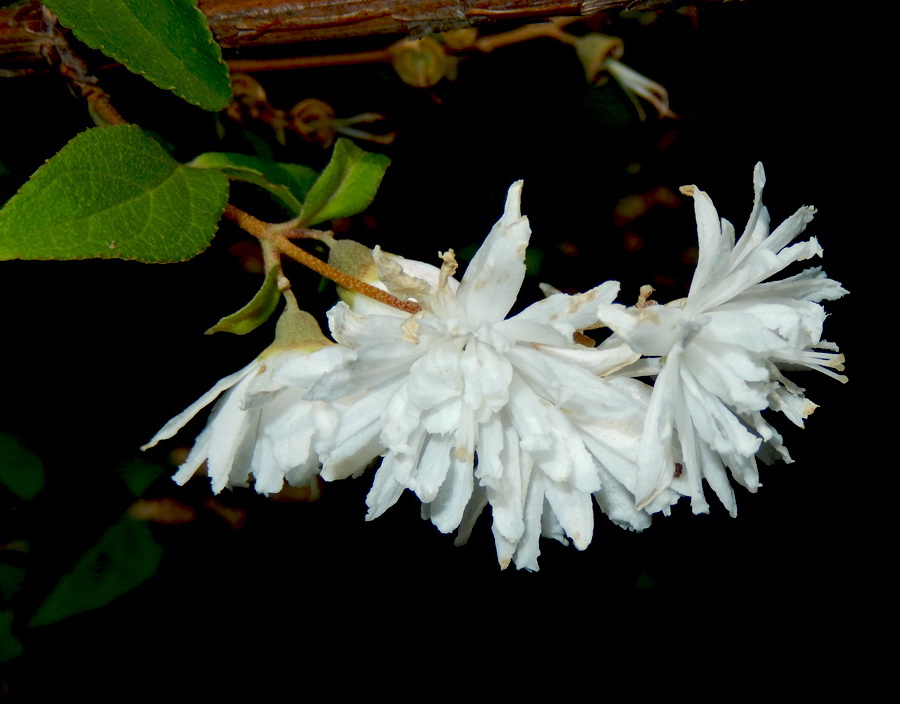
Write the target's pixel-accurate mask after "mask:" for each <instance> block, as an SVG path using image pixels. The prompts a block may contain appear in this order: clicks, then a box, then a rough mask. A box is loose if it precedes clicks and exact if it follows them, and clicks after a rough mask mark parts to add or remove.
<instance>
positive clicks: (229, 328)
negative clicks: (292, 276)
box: [205, 268, 281, 335]
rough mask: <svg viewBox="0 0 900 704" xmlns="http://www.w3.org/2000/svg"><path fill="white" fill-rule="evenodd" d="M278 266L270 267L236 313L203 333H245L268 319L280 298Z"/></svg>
mask: <svg viewBox="0 0 900 704" xmlns="http://www.w3.org/2000/svg"><path fill="white" fill-rule="evenodd" d="M278 271H279V270H278V268H272V269H270V270H269V273H268V274H266V280H265V281H264V282H263V285H262V287H261V288H260V289H259V291H257V293H256V295H255V296H254V297H253V299H252V300H251V301H250V302H249V303H248V304H247V305H245V306H244V307H243V308H241V309H240V310H239V311H237V312H236V313H232V314H231V315H228V316H226V317H224V318H222V319H221V320H220V321H219V322H218V323H216V324H215V325H213V326H212V327H211V328H210V329H209V330H207V331H206V333H205V334H207V335H212V334H213V333H215V332H230V333H234V334H235V335H246V334H247V333H248V332H252V331H254V330H256V328H258V327H259V326H260V325H262V324H263V323H264V322H266V321H267V320H268V319H269V316H270V315H272V313H274V312H275V309H276V308H277V307H278V301H279V300H281V290H280V289H279V288H278Z"/></svg>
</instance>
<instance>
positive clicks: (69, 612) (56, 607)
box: [29, 514, 162, 626]
mask: <svg viewBox="0 0 900 704" xmlns="http://www.w3.org/2000/svg"><path fill="white" fill-rule="evenodd" d="M161 558H162V548H161V547H160V545H159V544H158V543H157V542H156V541H155V540H154V539H153V535H152V534H151V532H150V526H149V525H148V524H147V523H143V522H141V521H136V520H135V519H133V518H131V517H130V516H128V515H127V514H126V515H124V516H122V518H121V519H120V520H119V521H118V522H117V523H115V524H114V525H113V526H112V527H111V528H110V529H109V530H107V531H106V533H104V534H103V537H102V538H100V541H99V542H98V543H97V544H96V545H94V547H93V548H91V549H90V550H88V552H86V553H85V554H84V555H83V556H82V557H81V559H80V560H79V561H78V562H77V563H76V564H75V567H74V568H73V569H72V571H71V572H69V573H68V574H66V575H64V576H63V577H62V579H60V581H59V583H58V584H57V585H56V587H55V588H54V589H53V591H52V592H50V594H49V596H48V597H47V599H46V600H45V601H44V603H43V604H41V606H40V608H38V610H37V613H35V615H34V618H32V619H31V622H30V623H29V626H44V625H47V624H50V623H55V622H56V621H59V620H60V619H63V618H67V617H68V616H73V615H75V614H78V613H82V612H84V611H90V610H92V609H97V608H100V607H101V606H104V605H106V604H108V603H109V602H110V601H112V600H113V599H115V598H117V597H119V596H121V595H122V594H125V593H127V592H129V591H131V590H132V589H134V588H135V587H137V586H138V585H139V584H141V583H142V582H143V581H145V580H146V579H147V578H148V577H150V576H151V575H153V573H154V572H156V568H157V566H158V565H159V561H160V559H161Z"/></svg>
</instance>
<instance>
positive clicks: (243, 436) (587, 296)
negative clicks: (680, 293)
mask: <svg viewBox="0 0 900 704" xmlns="http://www.w3.org/2000/svg"><path fill="white" fill-rule="evenodd" d="M763 184H764V176H763V171H762V166H761V165H758V166H757V169H756V172H755V177H754V185H755V191H756V199H755V203H754V208H753V212H752V214H751V217H750V221H749V223H748V224H747V227H746V229H745V231H744V234H743V235H742V237H741V238H740V239H739V240H738V242H737V243H735V241H734V231H733V228H732V227H731V225H730V224H729V223H728V222H727V221H725V220H721V221H720V220H719V217H718V214H717V213H716V210H715V208H714V206H713V204H712V202H711V201H710V199H709V197H708V196H707V195H706V194H705V193H703V192H702V191H699V190H697V189H696V188H695V187H693V186H692V187H689V188H686V189H685V192H687V193H688V194H689V195H692V196H693V197H694V202H695V209H696V216H697V224H698V234H699V239H700V257H699V263H698V266H697V270H696V273H695V275H694V279H693V282H692V285H691V289H690V292H689V295H688V297H687V298H685V299H682V300H680V301H676V302H673V303H672V304H669V305H668V306H656V305H654V306H645V305H641V306H636V307H633V308H626V307H624V306H621V305H616V304H614V303H613V301H614V299H615V296H616V294H617V292H618V288H619V286H618V283H616V282H606V283H604V284H601V285H600V286H597V287H596V288H594V289H592V290H590V291H588V292H586V293H583V294H578V295H571V296H570V295H566V294H562V293H559V292H555V291H550V290H549V289H548V291H549V292H550V295H548V296H547V297H546V298H545V299H543V300H541V301H539V302H537V303H534V304H533V305H531V306H529V307H527V308H526V309H524V310H523V311H521V312H520V313H518V314H517V315H514V316H512V317H509V318H507V317H506V316H507V315H508V314H509V311H510V310H511V309H512V307H513V305H514V304H515V301H516V299H517V297H518V294H519V290H520V288H521V286H522V283H523V280H524V278H525V263H524V260H525V249H526V246H527V244H528V240H529V237H530V228H529V226H528V220H527V219H526V218H525V217H523V216H522V215H521V212H520V197H521V190H522V183H521V182H517V183H515V184H513V185H512V187H511V188H510V189H509V193H508V195H507V201H506V208H505V212H504V214H503V217H502V218H501V219H500V220H499V222H497V224H496V225H495V226H494V228H493V229H492V230H491V232H490V234H489V235H488V237H487V239H486V240H485V242H484V244H483V245H482V247H481V248H480V249H479V251H478V252H477V254H476V255H475V257H474V258H473V259H472V261H471V262H470V263H469V265H468V268H467V269H466V272H465V275H464V277H463V278H462V280H461V281H460V282H459V283H458V284H457V281H456V280H455V279H454V278H453V275H454V273H455V271H456V261H455V257H454V254H453V252H452V250H451V251H448V252H446V253H444V254H443V255H441V258H442V260H443V265H442V267H441V268H440V269H439V270H438V269H436V268H434V267H431V266H429V265H426V264H423V263H422V262H413V261H410V260H406V259H403V258H401V257H395V256H393V255H388V254H385V253H383V252H381V251H380V250H378V249H377V248H376V250H375V252H374V254H373V256H374V260H375V264H376V265H377V274H378V279H379V280H380V283H381V285H383V286H384V287H385V288H386V289H387V290H388V291H389V292H390V293H391V294H393V295H394V296H396V297H397V298H399V299H401V300H414V301H416V302H417V303H418V305H419V306H420V308H421V310H420V311H419V312H418V313H415V314H408V313H402V312H400V311H399V310H397V309H393V308H390V307H388V306H385V305H382V304H378V303H375V302H373V301H370V300H369V299H362V298H357V299H352V306H351V305H348V304H347V303H344V302H341V303H338V304H337V305H336V306H335V307H334V308H332V309H331V311H329V313H328V319H329V324H330V328H331V333H332V336H333V337H334V339H335V340H336V341H337V343H338V344H337V345H335V344H333V343H331V342H330V341H328V340H326V339H325V338H324V337H323V336H322V335H321V333H319V332H318V329H317V328H316V330H315V331H314V332H309V330H310V328H308V323H309V320H308V319H307V318H304V317H302V316H303V315H305V314H301V313H300V311H297V310H296V309H295V308H293V309H292V308H290V307H289V308H288V311H287V313H286V314H285V316H283V317H282V321H285V320H288V321H290V320H293V321H295V323H290V322H280V323H279V330H280V331H281V330H283V329H284V330H287V329H288V328H290V329H292V330H297V329H298V325H297V324H296V321H301V320H302V321H303V324H302V325H300V326H299V329H300V330H301V331H302V332H301V334H299V335H298V334H290V335H289V334H286V333H284V332H279V336H278V339H277V340H276V344H275V345H273V346H272V347H271V348H270V349H269V350H267V352H266V353H264V354H263V355H262V356H261V357H260V358H259V359H258V360H256V361H255V362H254V363H252V364H251V365H250V366H248V367H246V368H245V369H243V370H241V371H240V372H238V373H237V374H234V375H232V376H230V377H227V378H226V379H223V380H222V381H221V382H219V384H217V385H216V386H215V387H214V388H213V389H212V390H210V392H208V393H207V394H206V395H205V396H203V397H202V398H201V399H200V400H199V401H197V402H196V403H195V404H194V405H192V406H191V407H190V408H188V409H187V410H186V411H184V412H183V413H182V414H180V415H179V416H177V417H176V418H174V419H173V420H172V421H170V422H169V423H168V424H167V425H166V426H165V427H164V428H163V429H162V430H161V431H160V432H159V433H158V434H157V436H156V437H155V438H154V439H153V440H152V441H151V442H150V443H149V444H148V445H147V447H150V446H152V445H154V444H156V443H157V442H158V441H159V440H162V439H165V438H169V437H171V436H172V435H174V434H175V432H177V431H178V430H179V429H180V428H181V427H183V426H184V425H185V424H186V423H187V422H188V421H189V420H190V419H191V418H193V417H194V415H196V413H197V412H198V411H199V410H200V409H201V408H203V407H204V406H206V405H207V404H209V403H210V402H211V401H212V400H213V399H214V398H216V397H218V396H219V395H220V394H222V393H223V392H225V393H224V395H223V398H222V399H221V400H220V401H219V404H218V405H217V407H216V408H215V410H214V411H213V414H212V415H211V417H210V420H209V423H208V425H207V428H206V429H205V430H204V431H203V432H202V433H201V435H200V436H199V437H198V439H197V442H196V444H195V446H194V449H193V451H192V452H191V454H190V456H189V457H188V460H187V461H186V462H185V464H184V465H183V466H182V467H181V468H180V469H179V471H178V473H177V474H176V476H175V478H176V480H177V481H179V482H184V481H186V480H187V479H188V478H189V477H190V476H191V475H193V474H194V472H196V470H197V469H198V468H199V467H200V466H201V465H202V464H203V462H204V461H206V463H207V465H208V473H209V474H210V476H211V478H212V483H213V488H214V490H216V491H219V490H221V489H222V488H224V487H225V486H229V485H240V486H243V485H246V483H247V479H248V477H249V476H250V475H253V477H254V480H255V486H256V488H257V490H258V491H262V492H264V493H269V492H274V491H278V489H279V488H280V487H281V484H282V481H284V480H286V481H288V482H289V483H291V484H295V485H297V484H306V483H309V482H311V481H313V480H314V479H315V477H316V474H317V473H319V471H320V470H319V463H320V462H321V465H322V467H321V476H322V478H323V479H325V480H327V481H331V480H337V479H343V478H345V477H349V476H358V475H360V474H362V473H363V471H364V470H365V469H366V468H367V467H368V466H369V465H370V464H372V462H373V461H374V460H376V459H378V458H382V459H381V464H380V466H379V467H378V470H377V472H376V474H375V478H374V481H373V485H372V488H371V490H370V492H369V495H368V499H367V502H368V505H369V513H368V518H369V519H371V518H376V517H378V516H380V515H381V514H382V513H384V512H385V511H386V510H387V509H388V508H390V507H391V506H393V505H394V504H395V503H396V502H397V501H398V500H399V499H400V497H401V496H402V495H403V493H404V492H405V491H407V490H408V491H410V492H413V493H414V494H415V495H416V496H417V497H418V498H419V500H420V501H421V502H422V515H423V517H425V518H428V519H430V520H431V521H432V523H434V525H435V526H437V528H438V529H439V530H441V531H443V532H451V531H454V530H456V531H458V539H457V542H465V540H466V539H467V538H468V536H469V534H470V532H471V530H472V527H473V525H474V523H475V521H476V519H477V518H478V516H479V515H480V514H481V513H482V512H483V510H484V509H485V508H486V507H487V506H490V512H491V516H492V521H493V524H492V525H493V534H494V539H495V543H496V549H497V556H498V560H499V562H500V565H501V567H504V568H505V567H506V566H507V565H508V564H510V562H514V563H515V564H516V565H517V566H518V567H519V568H525V569H530V570H536V569H537V568H538V565H537V558H538V555H539V554H540V549H539V539H540V537H541V536H545V537H552V538H555V539H557V540H560V541H561V542H563V543H567V542H568V541H571V542H572V543H574V545H575V546H576V547H577V548H579V549H584V548H585V547H587V545H588V544H589V543H590V541H591V537H592V535H593V514H594V512H593V502H594V501H596V503H597V504H598V505H599V507H600V509H601V510H602V511H603V512H604V513H605V514H606V515H607V516H608V517H609V518H610V519H611V520H613V521H614V522H615V523H617V524H619V525H621V526H623V527H626V528H629V529H634V530H641V529H643V528H645V527H647V526H648V525H649V523H650V515H651V514H652V513H655V512H657V511H664V512H668V508H669V506H670V505H671V504H672V503H674V502H675V501H676V500H677V499H678V497H679V496H681V495H687V496H690V497H691V502H692V507H693V510H694V512H704V511H707V510H708V508H709V507H708V504H707V503H706V500H705V498H704V495H703V489H702V480H703V479H705V480H706V481H707V482H708V483H709V485H710V486H711V487H712V488H713V490H714V491H715V493H716V494H717V495H718V496H719V498H720V499H721V501H722V502H723V503H724V504H725V506H726V507H727V508H728V509H729V511H731V513H732V514H733V513H735V510H736V508H735V499H734V494H733V491H732V488H731V484H730V481H729V479H728V471H727V470H730V472H731V474H732V476H734V478H735V479H736V481H738V483H740V484H742V485H743V486H745V487H747V488H748V489H750V490H751V491H755V490H756V488H757V487H758V486H759V477H758V472H757V468H756V458H757V457H760V458H762V459H763V460H765V461H771V460H772V459H774V458H778V457H781V458H782V459H784V460H787V461H790V457H789V455H788V453H787V450H786V449H785V448H784V446H783V445H782V442H781V437H780V436H779V435H778V433H777V432H776V431H775V430H774V428H772V426H771V425H770V424H769V423H768V422H767V421H766V420H765V419H764V418H763V416H762V415H761V413H762V411H764V410H765V409H767V408H771V409H775V410H778V411H782V412H783V413H785V415H787V416H788V417H789V418H790V419H791V420H792V421H793V422H794V423H797V424H798V425H802V422H803V418H804V417H805V416H806V415H808V414H809V413H810V412H811V411H812V409H813V408H814V407H815V406H814V405H813V404H811V403H810V402H809V401H808V400H806V399H805V397H804V396H803V390H802V389H800V388H799V387H798V386H796V385H795V384H793V383H792V382H790V381H788V379H787V378H785V376H784V374H783V372H784V370H785V369H793V368H796V367H798V366H800V367H807V368H813V369H818V370H820V371H824V372H825V373H827V374H830V375H832V376H835V377H836V378H838V379H840V380H845V379H844V377H842V376H840V375H839V374H837V373H836V371H833V370H837V371H840V370H841V369H842V366H841V364H842V362H843V357H842V356H841V355H839V354H837V352H836V348H835V347H834V346H833V345H831V344H830V343H827V342H824V341H822V340H821V332H822V323H823V321H824V318H825V314H824V310H823V309H822V306H821V305H819V302H820V301H822V300H827V299H834V298H838V297H840V296H842V295H843V294H844V293H846V292H845V291H844V289H843V288H841V286H840V284H838V283H837V282H835V281H832V280H830V279H828V278H826V277H825V276H824V274H823V273H822V272H821V270H819V269H808V270H806V271H804V272H802V273H800V274H797V275H795V276H791V277H789V278H786V279H782V280H778V281H769V282H766V283H763V282H765V281H766V280H767V279H769V278H770V277H772V276H773V275H775V274H777V273H779V272H781V271H782V270H783V269H784V268H785V267H786V266H787V265H789V264H791V263H793V262H795V261H798V260H802V259H808V258H810V257H812V256H815V255H820V254H821V249H820V248H819V246H818V243H817V242H816V241H815V240H814V239H812V240H809V241H806V242H802V243H799V244H795V245H791V246H788V245H789V244H790V242H791V241H792V240H793V239H794V238H795V237H796V236H797V235H798V234H800V232H802V231H803V229H804V228H805V226H806V224H807V223H808V222H809V220H810V219H812V216H813V212H814V211H813V209H812V208H801V209H800V210H798V211H797V213H795V214H794V215H793V216H791V217H790V218H788V220H786V221H785V222H784V223H783V224H782V225H781V226H780V227H778V228H777V229H776V230H775V231H774V232H772V233H771V234H770V233H769V229H768V215H767V213H766V210H765V208H764V207H763V206H762V201H761V198H762V188H763ZM297 316H301V317H297ZM600 321H602V322H603V323H605V324H607V325H608V326H609V327H611V328H612V329H613V330H614V331H615V334H614V335H613V336H612V337H610V338H609V339H607V340H606V341H605V342H604V343H603V344H601V345H600V346H598V347H585V346H583V345H581V344H578V343H577V342H576V341H575V338H576V337H578V336H579V333H580V331H582V330H585V329H588V328H592V327H596V326H597V325H598V323H599V322H600ZM286 341H288V342H286ZM653 375H656V379H655V384H654V386H653V387H650V386H648V385H647V384H645V383H643V382H641V381H638V380H637V379H636V378H634V377H637V376H653ZM726 468H727V470H726Z"/></svg>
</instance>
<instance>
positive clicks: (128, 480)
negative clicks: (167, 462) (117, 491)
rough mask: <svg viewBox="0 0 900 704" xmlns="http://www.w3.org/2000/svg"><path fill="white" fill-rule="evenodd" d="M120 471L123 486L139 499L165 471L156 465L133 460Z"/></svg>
mask: <svg viewBox="0 0 900 704" xmlns="http://www.w3.org/2000/svg"><path fill="white" fill-rule="evenodd" d="M121 471H122V481H124V482H125V486H127V487H128V490H129V491H130V492H131V493H132V494H134V495H135V496H136V497H140V496H142V495H143V493H144V492H145V491H147V489H148V488H150V485H151V484H153V482H155V481H156V480H157V479H159V477H160V476H162V475H163V474H165V472H166V471H167V470H166V469H165V468H163V467H161V466H160V465H158V464H154V463H152V462H146V461H145V460H142V459H135V460H133V461H131V462H129V463H128V464H127V465H125V466H124V467H122V470H121Z"/></svg>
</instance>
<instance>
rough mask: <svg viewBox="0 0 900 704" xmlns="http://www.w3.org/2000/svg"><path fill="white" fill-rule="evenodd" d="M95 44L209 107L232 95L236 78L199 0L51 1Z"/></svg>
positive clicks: (83, 37) (153, 80) (71, 25)
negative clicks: (233, 82) (227, 63)
mask: <svg viewBox="0 0 900 704" xmlns="http://www.w3.org/2000/svg"><path fill="white" fill-rule="evenodd" d="M44 4H45V5H47V6H48V7H49V8H50V9H52V10H53V11H54V12H55V13H56V15H57V16H58V17H59V21H60V22H61V23H62V24H63V25H65V26H66V27H69V28H70V29H71V30H72V31H73V32H74V33H75V36H76V37H78V38H79V39H80V40H81V41H83V42H84V43H85V44H87V45H88V46H89V47H91V48H92V49H97V50H98V51H102V52H103V53H104V54H106V55H107V56H110V57H112V58H114V59H115V60H116V61H118V62H119V63H121V64H122V65H124V66H125V67H126V68H127V69H128V70H129V71H132V72H134V73H137V74H139V75H141V76H144V77H145V78H147V79H148V80H149V81H150V82H151V83H154V84H155V85H157V86H159V87H160V88H164V89H165V90H170V91H172V92H173V93H175V94H176V95H177V96H179V97H181V98H184V99H185V100H187V101H188V102H189V103H193V104H194V105H198V106H200V107H201V108H204V109H206V110H221V109H222V108H224V107H226V106H227V105H228V103H229V101H230V100H231V80H230V78H229V76H228V68H227V67H226V66H225V63H224V62H223V61H222V51H221V50H220V49H219V45H218V44H216V43H215V41H213V36H212V32H210V31H209V25H208V24H207V22H206V17H205V16H204V15H203V13H202V12H200V10H198V9H197V3H196V0H165V1H164V2H147V0H91V2H85V0H47V2H45V3H44Z"/></svg>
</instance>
